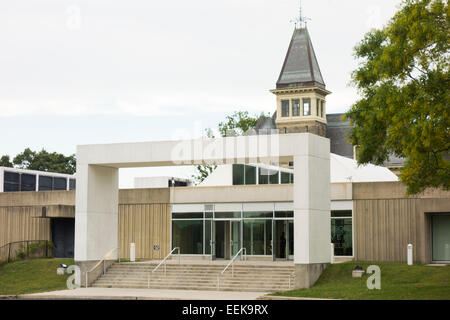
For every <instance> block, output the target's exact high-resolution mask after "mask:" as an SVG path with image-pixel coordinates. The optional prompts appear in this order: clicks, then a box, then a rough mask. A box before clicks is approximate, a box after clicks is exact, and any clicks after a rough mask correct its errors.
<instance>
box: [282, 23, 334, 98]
mask: <svg viewBox="0 0 450 320" xmlns="http://www.w3.org/2000/svg"><path fill="white" fill-rule="evenodd" d="M312 86H318V87H322V88H325V82H324V81H323V77H322V73H321V72H320V68H319V63H318V62H317V58H316V54H315V53H314V48H313V45H312V42H311V38H310V36H309V33H308V29H306V28H301V29H295V31H294V34H293V35H292V39H291V43H290V44H289V49H288V52H287V54H286V58H285V59H284V63H283V67H282V69H281V73H280V77H279V78H278V81H277V89H281V88H289V87H312Z"/></svg>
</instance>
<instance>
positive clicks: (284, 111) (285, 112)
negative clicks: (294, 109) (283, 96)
mask: <svg viewBox="0 0 450 320" xmlns="http://www.w3.org/2000/svg"><path fill="white" fill-rule="evenodd" d="M281 116H282V117H289V100H282V101H281Z"/></svg>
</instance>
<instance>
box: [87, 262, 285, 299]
mask: <svg viewBox="0 0 450 320" xmlns="http://www.w3.org/2000/svg"><path fill="white" fill-rule="evenodd" d="M155 267H156V264H153V263H115V264H113V265H112V266H111V267H110V268H109V269H108V271H107V272H106V274H105V275H102V276H101V277H100V278H98V279H97V280H96V281H95V282H94V283H93V285H91V286H93V287H103V288H147V287H148V273H149V271H151V270H153V269H154V268H155ZM224 267H225V265H220V264H194V263H189V264H186V263H182V264H167V265H166V268H167V270H166V275H164V266H161V267H160V268H159V269H158V270H157V271H156V272H154V273H152V275H151V280H150V288H151V289H179V290H217V276H218V275H219V274H220V273H221V272H222V270H223V269H224ZM293 271H294V266H293V265H292V266H290V265H287V266H285V265H275V264H274V265H270V264H266V265H258V264H251V262H237V263H235V264H234V277H232V276H231V267H229V269H227V271H226V272H225V273H224V275H222V276H220V290H224V291H257V292H275V291H283V290H289V276H290V275H291V274H292V273H293ZM291 285H292V287H293V285H294V278H293V276H291Z"/></svg>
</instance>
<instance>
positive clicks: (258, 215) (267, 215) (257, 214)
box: [244, 211, 273, 218]
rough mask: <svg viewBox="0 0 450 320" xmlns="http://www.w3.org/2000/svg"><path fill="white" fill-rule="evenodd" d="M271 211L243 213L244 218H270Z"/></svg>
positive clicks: (271, 215)
mask: <svg viewBox="0 0 450 320" xmlns="http://www.w3.org/2000/svg"><path fill="white" fill-rule="evenodd" d="M272 217H273V212H272V211H246V212H244V218H272Z"/></svg>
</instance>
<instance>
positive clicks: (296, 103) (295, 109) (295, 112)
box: [292, 99, 300, 117]
mask: <svg viewBox="0 0 450 320" xmlns="http://www.w3.org/2000/svg"><path fill="white" fill-rule="evenodd" d="M292 116H293V117H299V116H300V99H295V100H292Z"/></svg>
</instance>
